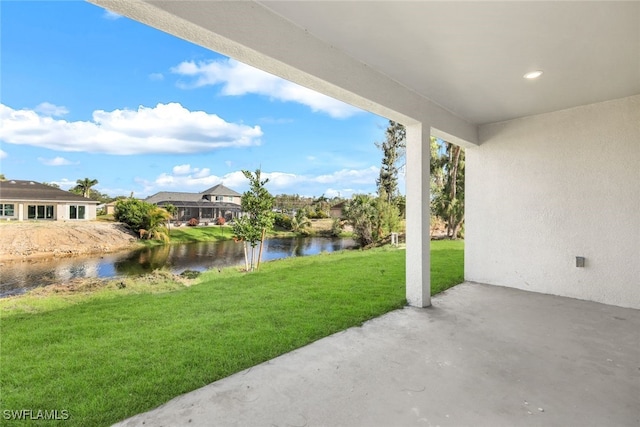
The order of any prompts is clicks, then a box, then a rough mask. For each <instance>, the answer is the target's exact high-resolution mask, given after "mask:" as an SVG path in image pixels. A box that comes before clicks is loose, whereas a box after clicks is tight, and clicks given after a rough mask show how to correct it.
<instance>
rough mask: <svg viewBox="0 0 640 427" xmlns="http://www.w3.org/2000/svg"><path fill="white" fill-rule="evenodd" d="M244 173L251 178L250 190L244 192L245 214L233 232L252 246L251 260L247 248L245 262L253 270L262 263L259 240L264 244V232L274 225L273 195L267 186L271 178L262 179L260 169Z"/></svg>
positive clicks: (243, 208) (237, 222)
mask: <svg viewBox="0 0 640 427" xmlns="http://www.w3.org/2000/svg"><path fill="white" fill-rule="evenodd" d="M242 173H243V174H244V176H245V177H246V178H247V179H248V180H249V191H246V192H244V193H243V194H242V202H241V206H242V212H243V215H242V216H241V217H240V218H238V219H236V220H235V221H234V225H233V234H234V236H235V238H236V239H237V240H241V241H244V243H245V245H249V246H250V247H251V250H250V252H251V262H249V260H248V259H247V250H246V248H245V264H246V265H247V266H248V269H249V270H251V271H253V270H254V269H255V268H256V265H257V264H259V263H260V260H259V259H258V257H256V247H257V246H258V242H260V244H261V245H262V244H263V243H264V242H263V237H264V233H265V232H266V231H269V230H271V228H272V227H273V212H272V208H273V196H272V195H271V193H269V191H268V190H267V189H266V188H265V184H266V183H267V182H269V179H265V180H260V173H261V172H260V169H258V170H256V171H255V174H254V173H251V172H250V171H246V170H243V171H242Z"/></svg>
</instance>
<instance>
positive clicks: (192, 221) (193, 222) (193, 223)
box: [187, 218, 200, 227]
mask: <svg viewBox="0 0 640 427" xmlns="http://www.w3.org/2000/svg"><path fill="white" fill-rule="evenodd" d="M198 224H200V220H199V219H198V218H191V219H190V220H189V222H187V225H188V226H189V227H195V226H197V225H198Z"/></svg>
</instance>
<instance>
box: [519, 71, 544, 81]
mask: <svg viewBox="0 0 640 427" xmlns="http://www.w3.org/2000/svg"><path fill="white" fill-rule="evenodd" d="M541 75H542V71H540V70H535V71H529V72H528V73H527V74H525V75H524V76H522V77H524V78H525V79H529V80H533V79H537V78H538V77H540V76H541Z"/></svg>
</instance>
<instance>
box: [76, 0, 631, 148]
mask: <svg viewBox="0 0 640 427" xmlns="http://www.w3.org/2000/svg"><path fill="white" fill-rule="evenodd" d="M89 1H90V2H92V3H96V4H99V5H102V6H104V7H107V8H109V9H111V10H114V11H116V12H118V13H122V14H124V15H126V16H129V17H131V18H133V19H137V20H139V21H141V22H145V23H147V24H149V25H152V26H155V27H156V28H159V29H162V30H163V31H167V32H169V33H172V34H175V35H178V36H179V37H183V38H185V39H187V40H191V41H193V42H195V43H198V44H201V45H203V46H207V47H209V48H211V49H213V50H217V51H218V52H221V53H223V54H225V55H229V56H231V57H235V58H236V59H239V60H241V61H243V62H247V63H249V64H251V65H254V66H256V67H258V68H262V69H264V70H266V71H269V72H272V73H274V74H277V75H280V76H281V77H285V78H288V79H290V80H293V81H295V82H297V83H300V84H303V85H306V86H308V87H311V88H313V89H316V90H319V91H321V92H324V93H325V94H328V95H331V96H335V97H338V98H340V99H342V100H344V101H346V102H350V103H352V104H354V105H358V106H360V107H361V108H367V109H370V110H371V111H374V112H377V113H378V114H382V115H385V114H387V115H388V116H389V117H391V116H392V115H393V114H394V113H395V112H400V114H404V116H399V117H400V118H401V117H417V118H420V117H423V116H424V115H425V114H426V115H429V114H432V115H433V114H436V115H438V114H440V113H438V111H445V110H446V111H448V112H449V113H453V115H451V116H452V117H455V118H456V119H455V120H459V122H457V123H454V122H455V120H454V121H451V120H450V123H454V124H453V125H451V126H449V125H448V124H446V123H445V125H444V126H443V127H444V128H446V127H447V126H448V127H450V128H452V129H453V128H458V129H459V128H460V127H461V126H460V123H462V124H463V125H462V127H464V126H465V125H464V124H468V125H471V126H473V125H481V124H485V123H493V122H498V121H503V120H508V119H513V118H517V117H523V116H529V115H533V114H540V113H544V112H550V111H556V110H561V109H565V108H570V107H574V106H578V105H585V104H590V103H595V102H600V101H605V100H609V99H617V98H622V97H626V96H631V95H635V94H639V93H640V2H638V1H629V2H610V1H601V2H596V1H588V2H578V1H506V2H484V1H482V2H478V1H475V2H460V1H446V2H431V1H406V2H405V1H269V0H262V1H252V2H240V1H197V0H195V1H194V0H180V1H176V0H170V1H167V0H89ZM538 69H539V70H542V71H544V74H543V75H542V77H540V78H539V79H537V80H533V81H530V80H525V79H523V75H524V74H525V73H526V72H528V71H531V70H538ZM425 105H426V106H427V107H425ZM430 105H431V106H434V105H435V106H439V107H437V108H435V109H434V108H432V107H429V106H430ZM414 106H415V108H427V109H428V111H426V110H425V111H422V112H419V113H416V114H412V113H411V111H412V109H415V108H414ZM441 107H442V108H441ZM385 108H387V109H385ZM447 114H448V113H447ZM440 116H442V114H440ZM467 129H470V128H467ZM473 132H474V131H473V130H471V131H468V132H467V135H469V137H468V139H469V140H473V135H472V134H473ZM463 137H464V135H463Z"/></svg>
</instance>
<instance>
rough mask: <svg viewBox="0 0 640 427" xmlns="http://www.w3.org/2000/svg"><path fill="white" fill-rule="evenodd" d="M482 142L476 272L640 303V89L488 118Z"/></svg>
mask: <svg viewBox="0 0 640 427" xmlns="http://www.w3.org/2000/svg"><path fill="white" fill-rule="evenodd" d="M480 141H481V145H480V146H479V147H473V148H467V163H466V174H467V175H466V185H467V188H466V193H465V194H466V229H465V238H466V245H465V278H466V280H470V281H476V282H482V283H489V284H495V285H501V286H508V287H514V288H519V289H524V290H529V291H535V292H542V293H548V294H554V295H563V296H568V297H574V298H579V299H587V300H592V301H598V302H602V303H606V304H613V305H619V306H623V307H634V308H640V96H633V97H629V98H624V99H620V100H614V101H608V102H603V103H599V104H593V105H587V106H582V107H577V108H573V109H569V110H563V111H558V112H554V113H549V114H544V115H539V116H532V117H527V118H523V119H517V120H512V121H508V122H502V123H496V124H490V125H485V126H482V127H481V128H480ZM576 256H584V257H585V258H586V265H585V267H584V268H578V267H576V261H575V257H576Z"/></svg>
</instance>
